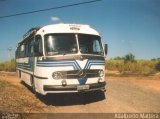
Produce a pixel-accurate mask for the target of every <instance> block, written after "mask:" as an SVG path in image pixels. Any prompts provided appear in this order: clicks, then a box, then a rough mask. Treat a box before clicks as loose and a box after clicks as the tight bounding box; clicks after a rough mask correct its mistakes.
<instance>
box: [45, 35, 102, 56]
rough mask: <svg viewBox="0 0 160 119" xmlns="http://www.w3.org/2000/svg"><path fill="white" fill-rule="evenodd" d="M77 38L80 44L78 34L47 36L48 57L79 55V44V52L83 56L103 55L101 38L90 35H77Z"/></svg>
mask: <svg viewBox="0 0 160 119" xmlns="http://www.w3.org/2000/svg"><path fill="white" fill-rule="evenodd" d="M77 36H78V37H77V38H78V43H77V42H76V34H47V35H45V49H46V55H47V56H52V55H58V54H62V55H64V54H74V53H78V47H77V44H79V52H80V53H81V54H94V55H103V48H102V43H101V40H100V36H96V35H88V34H77Z"/></svg>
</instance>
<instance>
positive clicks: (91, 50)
mask: <svg viewBox="0 0 160 119" xmlns="http://www.w3.org/2000/svg"><path fill="white" fill-rule="evenodd" d="M78 41H79V49H80V52H81V53H82V54H95V55H103V48H102V43H101V40H100V37H99V36H95V35H87V34H78Z"/></svg>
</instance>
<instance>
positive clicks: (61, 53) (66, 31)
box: [16, 24, 107, 95]
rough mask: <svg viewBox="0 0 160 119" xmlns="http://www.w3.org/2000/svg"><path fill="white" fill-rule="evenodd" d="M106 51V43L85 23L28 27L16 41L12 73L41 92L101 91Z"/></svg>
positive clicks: (102, 88)
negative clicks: (21, 37) (18, 40)
mask: <svg viewBox="0 0 160 119" xmlns="http://www.w3.org/2000/svg"><path fill="white" fill-rule="evenodd" d="M106 53H107V45H106V44H103V43H102V40H101V37H100V34H99V33H98V32H97V31H96V30H94V29H93V28H91V27H90V26H89V25H81V24H52V25H47V26H44V27H37V28H32V29H30V30H29V31H28V32H27V33H26V34H25V35H24V37H23V39H22V40H21V41H20V42H19V43H18V46H17V49H16V72H17V74H18V76H19V77H20V79H21V81H22V82H24V83H25V84H27V85H29V86H31V87H32V89H33V90H34V91H35V92H36V93H38V94H42V95H46V94H48V93H74V92H85V91H96V90H101V91H105V85H106V82H105V55H106Z"/></svg>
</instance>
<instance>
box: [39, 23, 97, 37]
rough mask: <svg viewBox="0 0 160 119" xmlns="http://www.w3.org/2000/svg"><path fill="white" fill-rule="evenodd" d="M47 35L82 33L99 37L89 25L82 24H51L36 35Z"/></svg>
mask: <svg viewBox="0 0 160 119" xmlns="http://www.w3.org/2000/svg"><path fill="white" fill-rule="evenodd" d="M49 33H82V34H93V35H99V33H98V32H97V31H96V30H95V29H93V28H91V27H90V26H89V25H82V24H52V25H47V26H44V27H41V28H40V29H39V30H38V31H37V33H36V34H43V35H44V34H49Z"/></svg>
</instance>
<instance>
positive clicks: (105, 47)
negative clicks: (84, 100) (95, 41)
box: [104, 44, 108, 55]
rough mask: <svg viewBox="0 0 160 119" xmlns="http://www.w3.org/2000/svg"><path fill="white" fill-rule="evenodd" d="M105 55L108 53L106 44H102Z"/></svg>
mask: <svg viewBox="0 0 160 119" xmlns="http://www.w3.org/2000/svg"><path fill="white" fill-rule="evenodd" d="M104 50H105V55H107V53H108V44H104Z"/></svg>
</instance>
